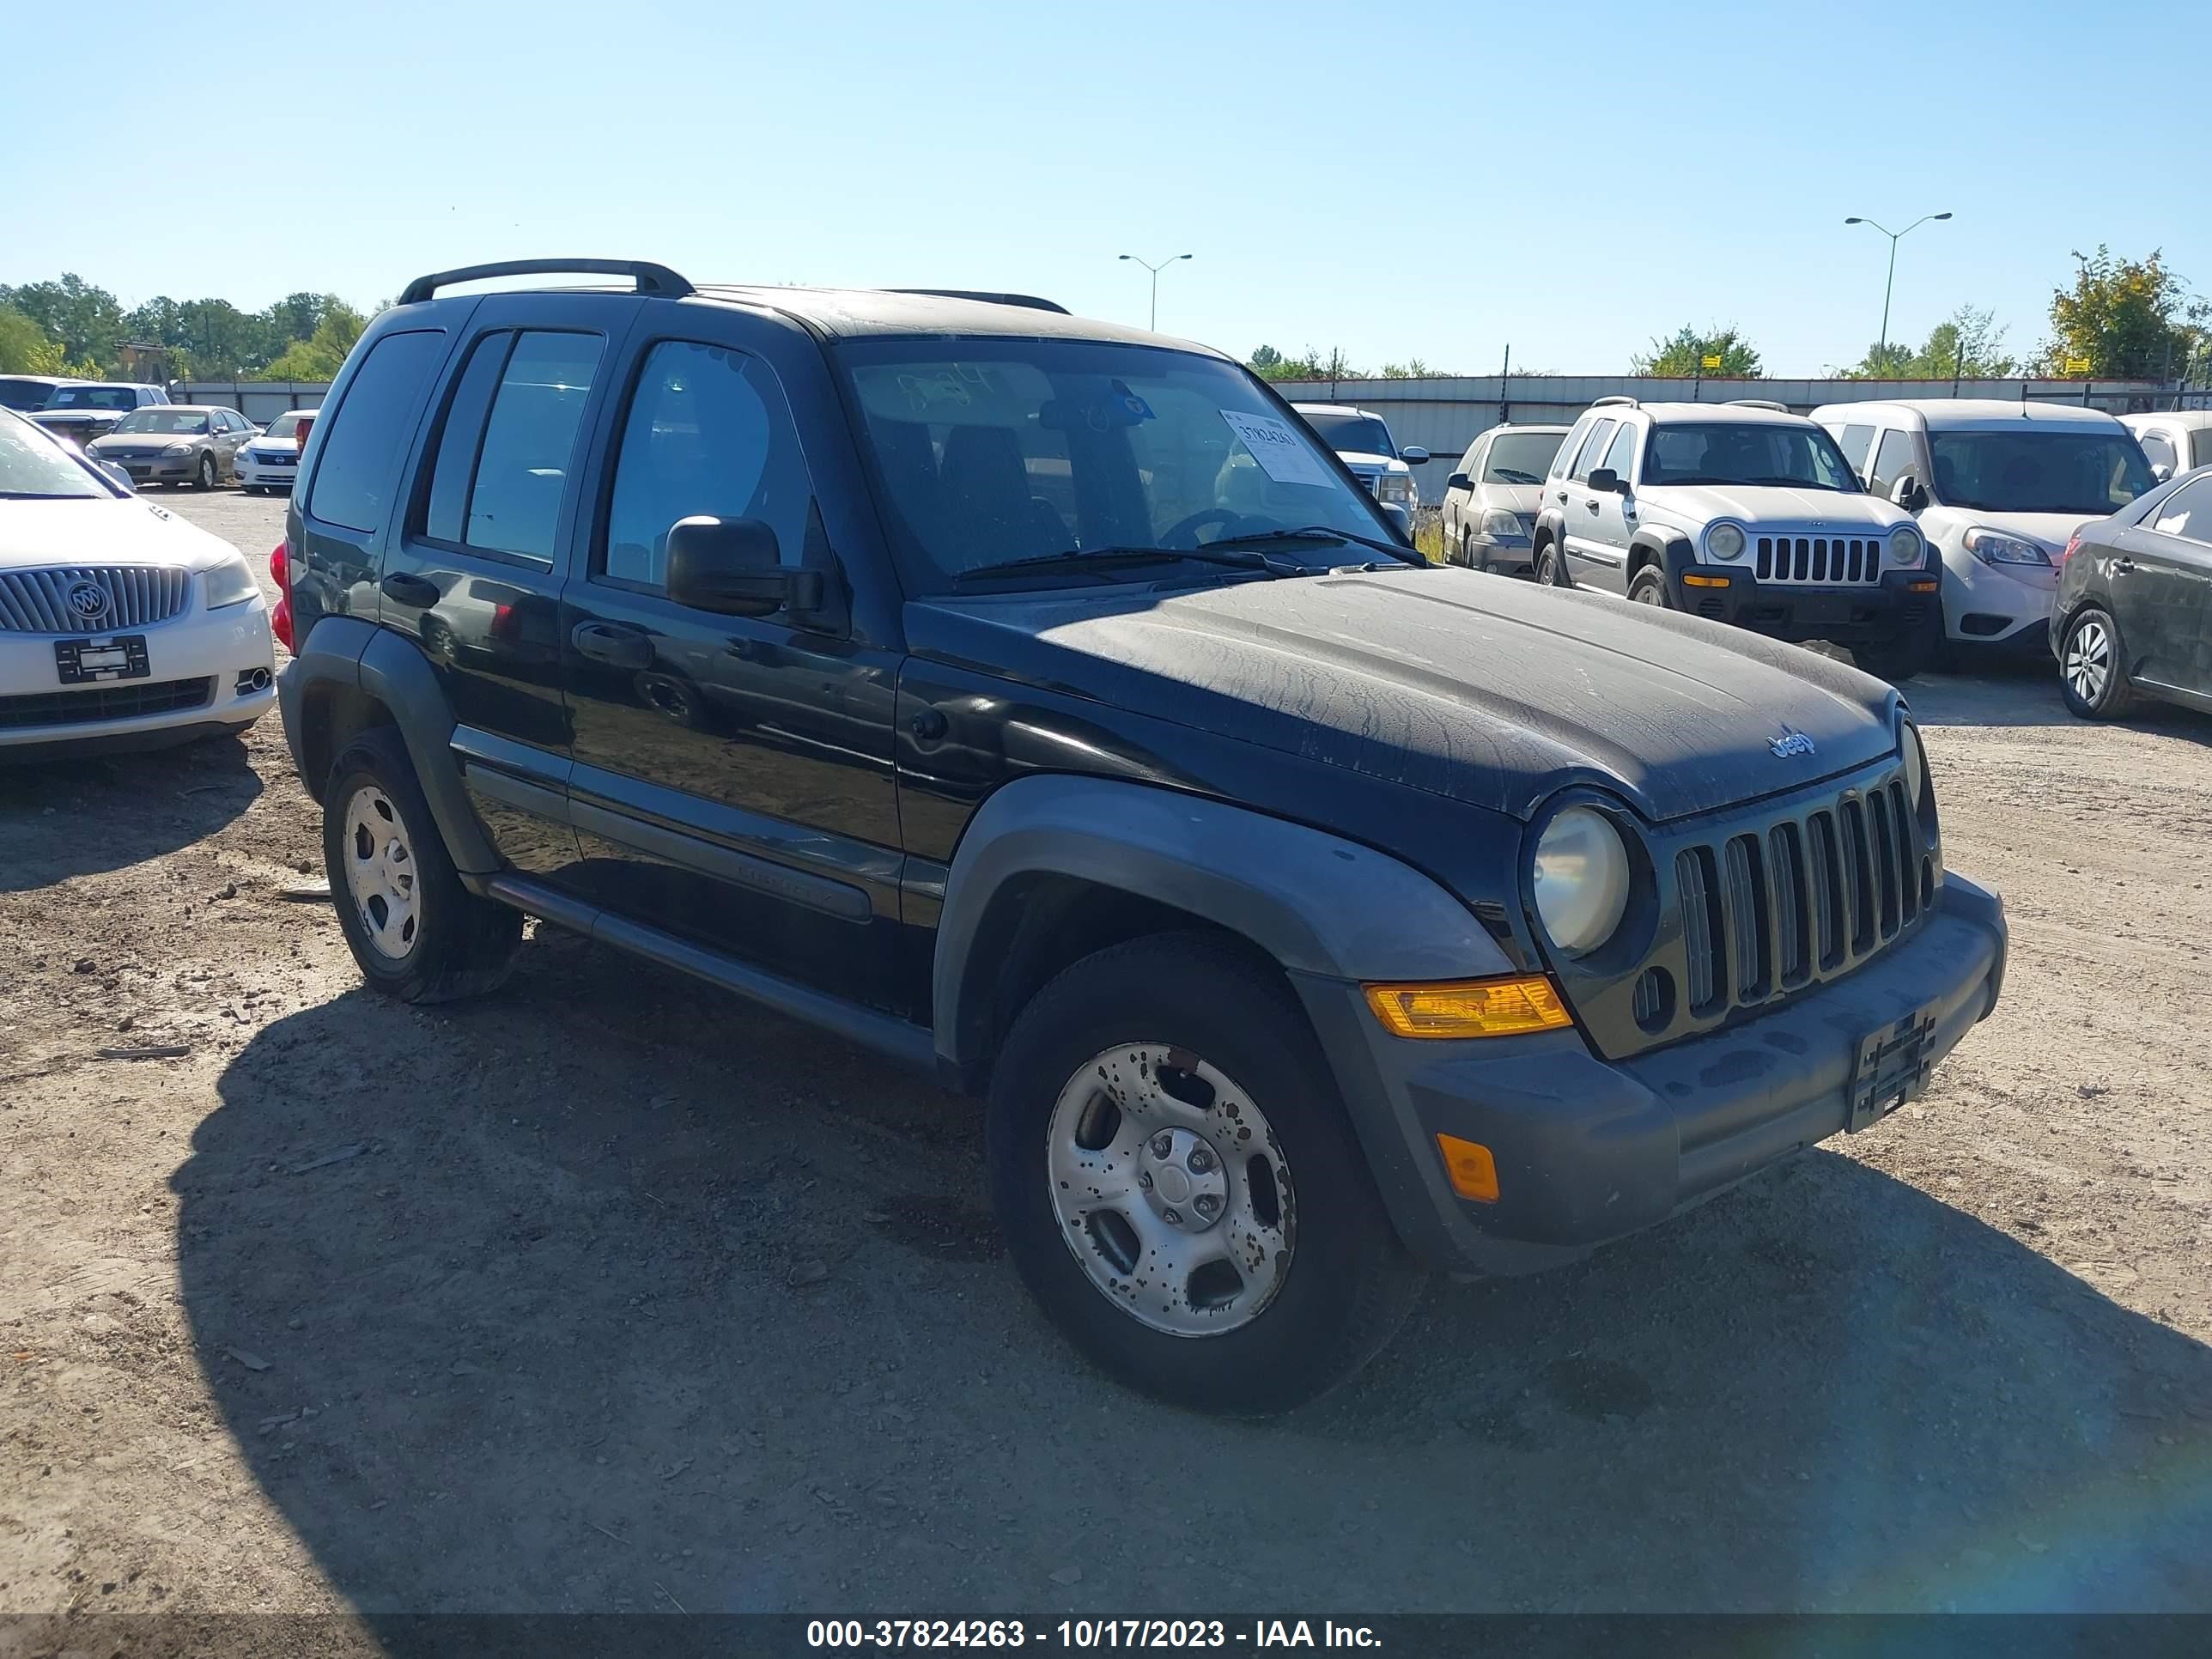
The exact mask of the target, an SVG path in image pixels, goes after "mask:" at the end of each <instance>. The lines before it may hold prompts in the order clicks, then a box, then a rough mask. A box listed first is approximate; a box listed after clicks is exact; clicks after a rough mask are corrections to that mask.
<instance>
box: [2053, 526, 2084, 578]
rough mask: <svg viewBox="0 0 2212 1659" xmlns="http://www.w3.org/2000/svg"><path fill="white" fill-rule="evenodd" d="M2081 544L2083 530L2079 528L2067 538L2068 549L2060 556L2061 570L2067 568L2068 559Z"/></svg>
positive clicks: (2059, 565)
mask: <svg viewBox="0 0 2212 1659" xmlns="http://www.w3.org/2000/svg"><path fill="white" fill-rule="evenodd" d="M2079 546H2081V532H2080V531H2078V530H2077V531H2075V532H2074V533H2073V534H2072V535H2071V536H2069V537H2068V538H2066V550H2065V551H2064V552H2063V553H2061V554H2060V555H2059V556H2058V568H2060V569H2061V570H2063V569H2064V568H2066V561H2067V560H2069V559H2070V558H2072V557H2073V556H2074V550H2075V548H2077V547H2079Z"/></svg>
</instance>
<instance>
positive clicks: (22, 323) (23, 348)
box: [0, 306, 52, 374]
mask: <svg viewBox="0 0 2212 1659" xmlns="http://www.w3.org/2000/svg"><path fill="white" fill-rule="evenodd" d="M51 344H52V342H51V341H50V340H48V339H47V338H46V330H44V329H43V328H40V326H39V325H37V324H36V323H34V322H33V321H32V320H31V319H29V318H28V317H26V316H25V315H24V314H23V313H21V312H20V311H18V310H16V309H15V307H13V306H0V374H37V373H39V371H38V370H37V369H34V368H32V367H31V363H32V360H33V358H40V359H41V360H43V356H44V354H45V352H46V349H47V348H48V347H49V346H50V345H51Z"/></svg>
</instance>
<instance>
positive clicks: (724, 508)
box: [595, 340, 814, 588]
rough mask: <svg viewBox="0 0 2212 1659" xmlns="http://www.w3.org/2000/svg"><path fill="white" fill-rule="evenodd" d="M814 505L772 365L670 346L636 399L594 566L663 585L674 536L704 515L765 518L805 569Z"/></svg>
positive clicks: (790, 558) (786, 555)
mask: <svg viewBox="0 0 2212 1659" xmlns="http://www.w3.org/2000/svg"><path fill="white" fill-rule="evenodd" d="M813 507H814V486H813V483H812V482H811V479H810V477H809V475H808V473H807V470H806V458H805V454H804V453H802V452H801V450H800V448H799V428H798V427H797V425H796V424H795V423H794V422H793V420H792V417H791V406H790V404H789V403H788V402H787V400H786V399H785V398H784V395H783V388H782V387H781V386H779V385H778V384H777V383H776V379H775V374H773V373H772V372H771V371H770V370H769V367H768V365H767V364H765V363H763V362H761V361H760V359H758V358H757V357H753V356H748V355H747V354H746V353H744V352H742V351H733V350H732V349H729V348H728V347H726V346H711V345H701V344H698V343H695V342H692V341H689V340H663V341H661V342H660V343H659V344H657V345H655V346H654V347H653V351H652V354H651V355H650V356H647V359H646V361H645V368H644V371H643V373H642V374H640V375H639V377H638V382H637V390H636V392H635V393H633V394H632V396H631V398H630V405H629V415H628V416H627V417H626V418H625V420H624V422H623V435H622V449H621V452H620V453H619V454H618V455H617V458H616V460H615V487H614V494H613V497H612V499H611V501H610V503H609V505H608V507H607V530H606V538H605V551H604V553H603V554H602V555H601V556H600V558H599V561H598V562H597V564H596V566H595V568H596V569H597V570H598V571H599V572H600V573H601V574H605V575H606V576H608V577H610V578H611V579H612V580H616V581H618V582H624V583H628V584H630V585H632V586H639V587H653V588H657V587H659V586H662V585H663V583H664V581H665V579H666V574H667V568H668V532H669V530H670V529H671V527H672V526H674V525H675V524H676V522H677V520H679V519H689V518H695V517H698V516H701V515H702V514H703V515H705V516H707V517H709V518H716V519H758V520H761V521H762V522H763V523H764V524H766V525H767V526H769V528H770V529H771V530H773V531H775V538H776V544H777V545H778V547H779V548H780V549H781V552H782V556H783V562H785V563H786V564H797V563H799V562H800V561H801V560H802V558H803V557H804V556H805V548H806V532H807V526H808V520H809V519H810V517H811V514H812V512H813Z"/></svg>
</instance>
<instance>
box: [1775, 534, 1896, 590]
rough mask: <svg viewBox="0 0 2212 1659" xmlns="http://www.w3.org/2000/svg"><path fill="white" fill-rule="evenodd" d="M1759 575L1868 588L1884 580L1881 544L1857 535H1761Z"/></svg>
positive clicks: (1812, 584)
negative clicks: (1882, 578)
mask: <svg viewBox="0 0 2212 1659" xmlns="http://www.w3.org/2000/svg"><path fill="white" fill-rule="evenodd" d="M1757 545H1758V549H1759V562H1758V571H1757V574H1758V576H1759V580H1761V581H1763V582H1768V581H1771V582H1787V583H1790V585H1792V586H1807V587H1866V586H1872V585H1874V584H1875V583H1877V582H1879V581H1880V580H1881V542H1879V541H1877V540H1875V539H1873V538H1866V537H1858V536H1850V537H1844V536H1761V537H1759V539H1758V544H1757Z"/></svg>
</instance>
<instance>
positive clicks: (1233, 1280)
mask: <svg viewBox="0 0 2212 1659" xmlns="http://www.w3.org/2000/svg"><path fill="white" fill-rule="evenodd" d="M1046 1136H1047V1139H1046V1158H1045V1163H1046V1170H1047V1174H1048V1179H1049V1180H1050V1182H1051V1183H1052V1204H1053V1210H1054V1213H1055V1214H1056V1215H1057V1216H1058V1217H1059V1218H1060V1237H1061V1239H1062V1240H1063V1241H1064V1242H1065V1243H1066V1245H1067V1248H1068V1251H1069V1253H1070V1254H1071V1255H1073V1256H1074V1257H1075V1259H1076V1261H1077V1262H1078V1263H1079V1264H1080V1265H1081V1267H1082V1268H1083V1271H1084V1273H1085V1274H1086V1275H1087V1276H1088V1277H1089V1279H1090V1280H1091V1284H1092V1285H1095V1286H1096V1287H1097V1290H1098V1292H1099V1294H1100V1295H1102V1296H1104V1297H1107V1298H1108V1299H1109V1301H1111V1302H1112V1303H1114V1304H1115V1306H1116V1307H1118V1308H1120V1309H1121V1310H1122V1312H1124V1313H1126V1314H1127V1315H1128V1316H1130V1317H1131V1318H1132V1319H1134V1320H1136V1321H1138V1322H1139V1323H1141V1324H1145V1325H1147V1326H1150V1327H1151V1328H1152V1329H1153V1330H1156V1331H1163V1332H1165V1333H1166V1334H1169V1335H1170V1336H1218V1335H1221V1334H1224V1333H1226V1332H1229V1331H1233V1330H1237V1329H1238V1328H1242V1327H1243V1326H1245V1325H1248V1324H1249V1323H1250V1322H1252V1321H1253V1320H1255V1319H1256V1318H1258V1317H1259V1316H1260V1314H1261V1312H1262V1311H1263V1310H1265V1309H1266V1308H1267V1304H1269V1303H1270V1302H1272V1301H1273V1300H1274V1298H1275V1295H1276V1292H1277V1291H1280V1290H1281V1289H1282V1286H1283V1281H1284V1279H1285V1277H1286V1276H1287V1275H1288V1273H1289V1271H1290V1265H1291V1251H1292V1250H1293V1249H1294V1248H1295V1247H1296V1244H1297V1197H1296V1195H1295V1194H1294V1192H1293V1189H1292V1188H1291V1172H1290V1168H1289V1166H1288V1164H1285V1161H1284V1158H1283V1152H1282V1148H1281V1147H1280V1146H1278V1145H1277V1144H1276V1141H1275V1135H1274V1131H1273V1129H1271V1128H1270V1127H1268V1124H1267V1117H1266V1115H1264V1114H1263V1113H1261V1110H1260V1109H1259V1108H1258V1107H1257V1106H1256V1105H1255V1104H1254V1103H1253V1102H1252V1097H1250V1096H1249V1095H1248V1094H1246V1093H1245V1092H1244V1091H1243V1090H1242V1089H1240V1088H1238V1087H1237V1085H1236V1084H1234V1083H1233V1082H1231V1080H1230V1079H1228V1078H1227V1077H1225V1076H1224V1075H1223V1074H1222V1073H1221V1072H1220V1071H1219V1070H1218V1069H1217V1068H1216V1067H1214V1066H1212V1065H1209V1064H1208V1063H1207V1062H1206V1060H1202V1059H1200V1057H1199V1056H1198V1055H1197V1054H1193V1053H1191V1052H1190V1051H1189V1050H1188V1049H1178V1048H1169V1047H1168V1046H1167V1045H1165V1044H1164V1043H1131V1044H1127V1045H1124V1046H1123V1047H1121V1048H1109V1049H1108V1050H1107V1051H1106V1052H1105V1053H1104V1054H1099V1055H1097V1056H1096V1057H1094V1058H1093V1059H1092V1060H1090V1061H1089V1062H1088V1063H1087V1064H1085V1066H1083V1067H1082V1068H1081V1069H1080V1070H1079V1071H1078V1072H1077V1073H1075V1075H1074V1076H1073V1077H1072V1078H1071V1079H1068V1082H1067V1085H1066V1087H1065V1088H1064V1089H1062V1090H1061V1091H1060V1099H1059V1101H1058V1102H1057V1103H1055V1104H1054V1107H1053V1110H1052V1118H1051V1121H1050V1122H1049V1124H1048V1126H1047V1129H1046Z"/></svg>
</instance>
